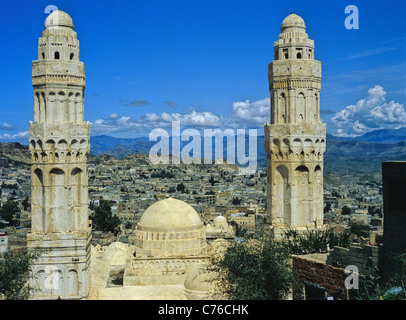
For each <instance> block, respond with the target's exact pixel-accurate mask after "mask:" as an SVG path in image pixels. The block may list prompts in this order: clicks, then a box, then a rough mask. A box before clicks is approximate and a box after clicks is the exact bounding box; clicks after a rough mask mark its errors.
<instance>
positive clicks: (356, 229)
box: [350, 223, 371, 238]
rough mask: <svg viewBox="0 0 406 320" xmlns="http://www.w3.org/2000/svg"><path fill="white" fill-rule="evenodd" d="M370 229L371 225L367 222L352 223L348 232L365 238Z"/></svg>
mask: <svg viewBox="0 0 406 320" xmlns="http://www.w3.org/2000/svg"><path fill="white" fill-rule="evenodd" d="M370 230H371V227H370V226H369V225H367V224H358V223H357V224H353V225H352V226H351V227H350V233H352V234H355V235H356V236H358V237H364V238H367V237H369V231H370Z"/></svg>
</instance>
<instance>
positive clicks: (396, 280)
mask: <svg viewBox="0 0 406 320" xmlns="http://www.w3.org/2000/svg"><path fill="white" fill-rule="evenodd" d="M393 263H395V264H396V266H397V270H396V271H395V272H394V273H393V275H392V276H391V277H390V278H389V279H388V280H386V281H379V279H364V281H363V282H364V284H363V285H362V287H360V289H359V290H351V291H350V293H351V296H350V299H353V300H406V253H403V254H398V255H395V256H394V257H393Z"/></svg>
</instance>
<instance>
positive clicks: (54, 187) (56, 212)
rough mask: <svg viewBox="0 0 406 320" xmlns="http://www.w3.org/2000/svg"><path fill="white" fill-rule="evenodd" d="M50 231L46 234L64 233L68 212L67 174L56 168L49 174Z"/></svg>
mask: <svg viewBox="0 0 406 320" xmlns="http://www.w3.org/2000/svg"><path fill="white" fill-rule="evenodd" d="M49 186H50V197H49V203H48V205H49V215H48V216H49V218H48V220H49V230H46V232H61V231H64V225H65V224H66V210H67V188H66V185H65V172H64V171H63V170H62V169H59V168H54V169H52V170H51V171H50V172H49Z"/></svg>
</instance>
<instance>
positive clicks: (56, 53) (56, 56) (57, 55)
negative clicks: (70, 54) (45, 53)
mask: <svg viewBox="0 0 406 320" xmlns="http://www.w3.org/2000/svg"><path fill="white" fill-rule="evenodd" d="M54 58H55V59H56V60H58V59H59V52H58V51H55V53H54Z"/></svg>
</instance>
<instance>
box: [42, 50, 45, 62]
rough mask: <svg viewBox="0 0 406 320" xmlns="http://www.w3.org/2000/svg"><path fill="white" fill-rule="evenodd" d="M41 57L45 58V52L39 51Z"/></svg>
mask: <svg viewBox="0 0 406 320" xmlns="http://www.w3.org/2000/svg"><path fill="white" fill-rule="evenodd" d="M41 59H42V60H44V59H45V53H44V52H41Z"/></svg>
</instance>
